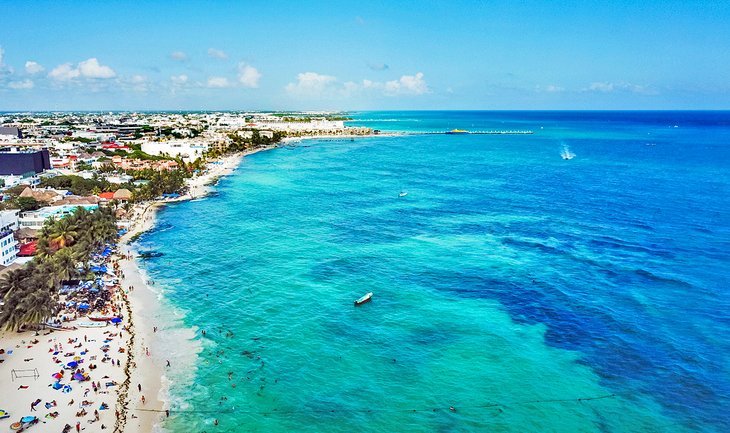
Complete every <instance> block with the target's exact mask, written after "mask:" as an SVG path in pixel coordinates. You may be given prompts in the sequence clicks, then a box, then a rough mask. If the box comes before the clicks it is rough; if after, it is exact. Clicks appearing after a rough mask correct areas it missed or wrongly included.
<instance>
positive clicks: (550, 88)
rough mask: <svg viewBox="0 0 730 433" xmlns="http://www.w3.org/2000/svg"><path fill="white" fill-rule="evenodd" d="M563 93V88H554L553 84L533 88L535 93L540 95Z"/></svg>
mask: <svg viewBox="0 0 730 433" xmlns="http://www.w3.org/2000/svg"><path fill="white" fill-rule="evenodd" d="M564 91H565V88H564V87H560V86H556V85H555V84H548V85H547V86H539V85H538V86H535V92H538V93H542V92H545V93H560V92H564Z"/></svg>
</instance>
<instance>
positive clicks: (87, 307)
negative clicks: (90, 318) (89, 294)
mask: <svg viewBox="0 0 730 433" xmlns="http://www.w3.org/2000/svg"><path fill="white" fill-rule="evenodd" d="M88 309H89V304H87V303H85V302H84V303H82V304H79V310H88Z"/></svg>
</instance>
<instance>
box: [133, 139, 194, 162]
mask: <svg viewBox="0 0 730 433" xmlns="http://www.w3.org/2000/svg"><path fill="white" fill-rule="evenodd" d="M207 151H208V144H207V143H206V142H204V141H202V140H167V141H143V142H142V152H145V153H148V154H150V155H167V156H171V157H180V158H182V159H183V160H185V161H187V162H190V161H194V160H196V159H197V158H200V157H201V156H203V154H204V153H205V152H207Z"/></svg>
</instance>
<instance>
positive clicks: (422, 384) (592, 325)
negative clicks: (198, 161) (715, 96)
mask: <svg viewBox="0 0 730 433" xmlns="http://www.w3.org/2000/svg"><path fill="white" fill-rule="evenodd" d="M353 116H354V117H355V120H354V121H353V122H350V123H351V124H353V125H362V126H369V127H373V128H376V129H379V130H382V131H411V132H414V131H446V130H450V129H453V128H461V129H467V130H485V129H499V130H509V129H528V130H532V131H534V134H532V135H514V136H513V135H408V136H397V137H386V136H382V137H372V138H356V139H354V140H353V141H350V140H349V139H341V140H308V141H302V142H300V143H297V144H296V145H291V146H286V147H282V148H279V149H276V150H273V151H269V152H263V153H259V154H256V155H253V156H250V157H247V158H246V159H245V160H244V162H243V163H242V164H241V166H240V167H239V169H238V170H237V171H236V172H235V173H234V174H233V175H231V176H229V177H227V178H224V179H222V180H221V181H220V183H219V185H218V186H217V188H216V192H215V194H213V195H212V196H209V197H207V198H205V199H203V200H197V201H192V202H187V203H179V204H174V205H171V206H168V207H167V208H165V209H164V210H163V211H162V212H161V213H160V215H159V220H158V224H157V226H156V228H155V229H154V230H153V231H151V232H149V233H148V234H146V235H145V236H143V237H142V238H141V240H140V241H139V242H138V245H137V247H138V248H140V249H155V250H159V251H162V252H164V256H162V257H159V258H154V259H151V260H148V261H146V262H144V267H145V269H146V271H147V272H148V273H149V275H150V277H151V278H152V279H153V280H154V281H155V286H156V287H158V288H161V289H162V293H163V295H162V302H163V304H164V305H165V309H166V311H168V313H166V314H167V315H165V316H164V317H163V316H161V317H160V321H161V322H160V325H159V327H160V328H161V331H160V332H158V334H159V335H162V336H164V335H170V336H171V337H170V338H169V339H167V340H166V343H165V346H164V348H163V353H162V354H161V355H158V356H162V357H165V358H168V359H172V360H173V363H174V366H175V369H174V370H171V371H170V372H169V373H168V374H167V376H168V377H167V380H168V381H169V391H168V392H169V398H170V406H171V416H170V418H169V419H168V420H167V421H166V422H165V424H164V425H163V426H164V428H165V429H168V430H170V431H172V432H202V431H207V432H212V431H220V432H239V431H240V432H244V431H251V432H272V433H273V432H484V431H498V432H726V431H730V412H728V407H730V338H728V336H730V297H729V296H728V295H729V292H730V271H728V265H729V264H730V200H729V199H728V197H730V113H729V112H363V113H353ZM566 154H567V155H572V156H573V157H572V159H568V160H566V159H563V157H562V156H561V155H566ZM401 192H407V195H405V196H402V197H401V196H400V195H401ZM367 292H373V293H374V296H373V300H372V302H370V303H368V304H365V305H362V306H359V307H355V306H354V305H353V301H354V300H355V299H357V298H358V297H360V296H361V295H363V294H365V293H367ZM173 319H174V320H173ZM180 327H186V328H192V329H194V330H195V335H196V337H195V339H194V341H189V340H184V339H178V340H175V338H174V337H172V336H174V335H183V333H175V329H177V328H180ZM203 330H205V331H206V335H205V336H203V335H202V332H201V331H203ZM185 335H187V334H185ZM160 338H164V337H160ZM194 351H199V353H198V354H197V356H192V357H191V356H183V355H184V354H187V355H190V354H191V353H192V352H194ZM188 359H189V360H190V361H186V360H188ZM229 375H230V379H229ZM215 419H217V420H218V421H219V424H218V425H217V426H214V424H213V421H214V420H215Z"/></svg>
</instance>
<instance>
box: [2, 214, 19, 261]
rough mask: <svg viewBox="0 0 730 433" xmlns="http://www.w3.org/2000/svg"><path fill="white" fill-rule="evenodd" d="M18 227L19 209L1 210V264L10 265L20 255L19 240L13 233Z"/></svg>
mask: <svg viewBox="0 0 730 433" xmlns="http://www.w3.org/2000/svg"><path fill="white" fill-rule="evenodd" d="M17 229H18V211H17V210H5V211H2V212H0V265H3V266H8V265H10V264H11V263H13V262H14V261H15V259H16V258H17V257H18V241H16V240H15V236H14V235H13V233H14V232H15V231H16V230H17Z"/></svg>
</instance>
